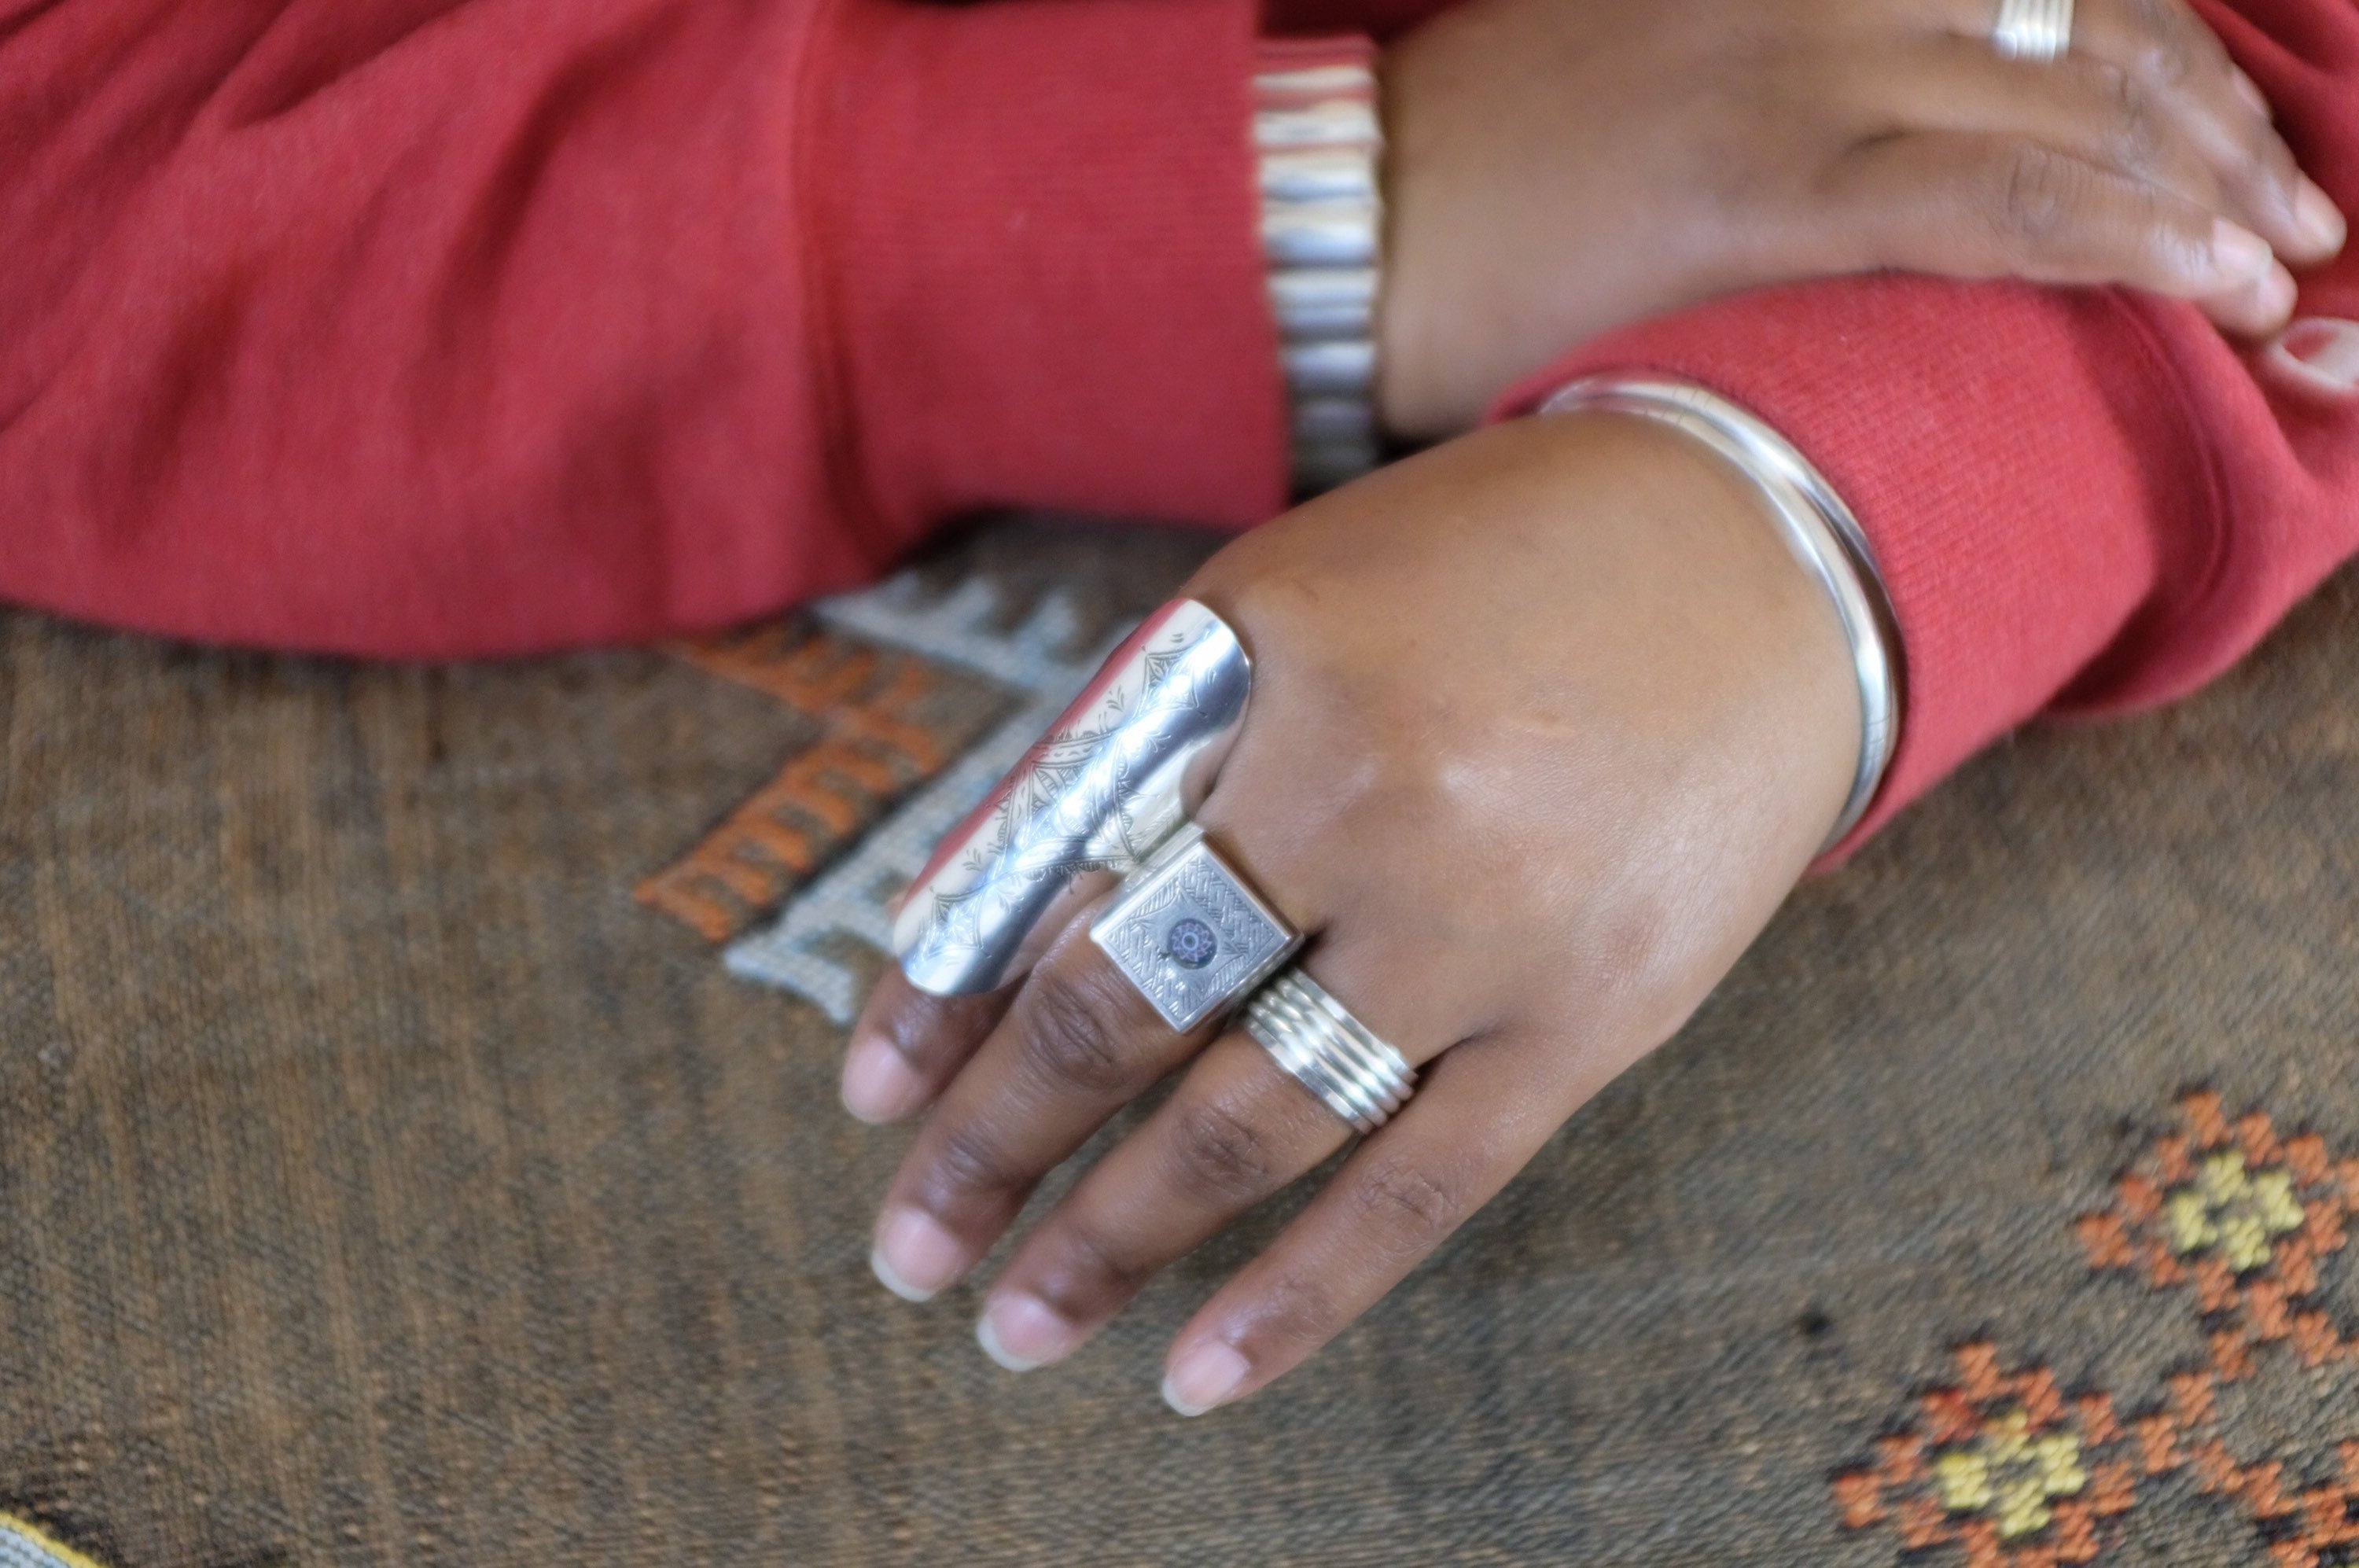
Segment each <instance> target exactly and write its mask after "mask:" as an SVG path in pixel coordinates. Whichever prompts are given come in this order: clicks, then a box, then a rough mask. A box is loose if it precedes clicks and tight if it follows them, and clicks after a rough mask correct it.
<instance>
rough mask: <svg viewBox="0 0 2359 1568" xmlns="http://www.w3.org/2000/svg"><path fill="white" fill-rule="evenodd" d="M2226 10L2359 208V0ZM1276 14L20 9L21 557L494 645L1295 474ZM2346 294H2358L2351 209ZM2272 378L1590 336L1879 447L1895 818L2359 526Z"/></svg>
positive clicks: (1830, 301)
mask: <svg viewBox="0 0 2359 1568" xmlns="http://www.w3.org/2000/svg"><path fill="white" fill-rule="evenodd" d="M1300 3H1301V4H1302V5H1304V6H1305V7H1306V9H1315V10H1317V11H1318V12H1320V13H1321V15H1322V17H1323V19H1325V20H1331V21H1332V20H1336V19H1339V18H1340V17H1343V16H1354V15H1356V16H1361V17H1365V18H1371V19H1372V20H1373V19H1374V18H1375V17H1378V16H1384V17H1385V18H1386V19H1388V20H1397V19H1399V18H1400V17H1402V16H1407V15H1408V14H1411V13H1413V12H1414V11H1415V10H1417V9H1419V6H1420V5H1423V4H1426V3H1428V0H1358V3H1356V4H1355V3H1354V0H1300ZM2203 9H2204V10H2205V13H2206V16H2207V18H2208V19H2210V20H2212V22H2213V23H2214V24H2215V26H2217V27H2219V28H2220V30H2221V31H2222V33H2223V36H2224V37H2225V38H2226V39H2227V40H2228V43H2229V45H2230V47H2231V48H2232V49H2233V50H2234V52H2235V54H2236V55H2237V57H2238V58H2239V60H2241V61H2242V62H2243V63H2244V65H2245V68H2246V69H2247V70H2248V71H2250V72H2251V73H2252V74H2253V76H2254V77H2255V78H2256V79H2257V80H2258V81H2259V82H2260V83H2261V85H2262V86H2263V88H2264V89H2265V90H2267V93H2268V94H2269V96H2270V97H2271V99H2272V100H2273V101H2274V102H2275V103H2277V105H2278V107H2279V110H2280V114H2281V120H2282V123H2283V125H2284V126H2285V129H2286V131H2287V133H2288V136H2289V138H2290V139H2291V140H2292V141H2293V143H2294V146H2295V148H2296V150H2297V152H2299V154H2300V155H2301V156H2302V158H2303V160H2304V162H2305V163H2306V164H2307V166H2308V167H2309V168H2310V170H2311V171H2312V173H2313V174H2315V175H2316V176H2317V177H2319V178H2320V179H2321V180H2322V181H2323V182H2324V183H2325V184H2326V185H2327V187H2328V189H2329V190H2330V191H2332V192H2333V193H2334V195H2335V196H2336V197H2337V198H2338V200H2339V201H2341V202H2342V203H2343V206H2344V207H2345V208H2346V209H2351V210H2359V5H2354V0H2240V3H2239V4H2238V5H2236V6H2235V7H2234V9H2233V10H2232V9H2230V8H2229V7H2227V6H2225V5H2221V4H2218V3H2216V0H2209V3H2204V4H2203ZM1255 22H1256V17H1255V6H1254V0H995V3H992V4H988V5H967V6H960V7H948V6H933V5H919V4H914V3H912V0H734V3H732V0H567V3H566V4H562V5H551V4H549V3H548V0H212V3H209V4H204V5H187V4H183V3H181V0H0V257H5V266H0V596H5V597H6V598H8V599H12V600H16V601H18V602H21V603H25V604H36V605H39V606H42V607H45V608H48V609H51V610H55V611H60V612H62V613H65V614H68V615H79V616H85V617H89V618H92V619H95V620H102V621H107V622H112V623H115V624H118V625H122V626H134V627H140V628H145V629H148V630H153V631H158V632H165V633H170V634H174V635H178V636H183V637H201V638H207V639H214V640H224V641H234V642H242V643H250V644H266V645H274V646H282V647H290V648H313V649H331V650H338V651H345V652H354V653H364V654H371V655H388V656H398V657H413V656H445V655H473V654H493V653H508V652H517V651H523V650H527V649H535V648H553V647H560V646H564V645H570V644H581V643H592V642H605V641H615V640H631V639H639V638H647V637H657V636H660V635H664V634H669V633H674V632H678V631H681V630H685V629H690V628H696V627H705V626H718V625H721V624H723V623H726V622H731V621H736V620H741V619H744V618H746V617H750V616H755V615H762V614H765V613H767V612H770V611H775V610H777V609H778V608H780V607H781V606H784V605H786V604H791V603H793V602H795V601H797V600H799V599H801V598H804V597H807V596H809V595H810V594H813V593H821V592H824V591H826V590H829V589H832V588H838V587H842V586H844V585H846V584H848V583H854V582H857V581H860V580H861V579H863V578H865V577H867V576H869V575H871V574H873V573H875V572H877V571H878V570H879V569H881V568H882V567H884V566H885V565H886V563H888V562H889V561H892V560H893V559H894V558H895V557H896V556H897V555H898V554H900V553H901V552H902V551H904V550H906V549H907V548H908V546H909V545H910V543H911V542H912V541H913V540H915V539H918V538H919V536H921V535H922V534H924V533H925V532H926V530H927V529H928V528H929V527H931V526H933V525H934V524H935V523H937V522H938V521H940V520H941V519H942V518H944V517H948V516H951V515H952V514H954V513H956V512H958V511H960V510H962V509H966V508H970V507H973V506H979V505H985V504H992V503H1027V504H1034V505H1039V506H1059V507H1071V508H1076V509H1084V510H1091V511H1099V512H1112V513H1125V514H1132V515H1141V516H1157V517H1177V518H1190V519H1195V520H1200V521H1205V522H1212V523H1218V524H1223V525H1227V526H1230V527H1243V526H1245V525H1249V524H1251V523H1254V522H1256V521H1258V520H1260V519H1262V518H1264V517H1268V516H1269V515H1271V513H1273V512H1274V511H1275V510H1276V509H1277V507H1278V506H1279V503H1280V499H1281V489H1282V485H1283V475H1284V473H1285V467H1286V464H1285V460H1284V452H1283V450H1282V446H1283V431H1284V419H1283V418H1282V412H1281V408H1280V390H1279V386H1278V380H1277V344H1276V341H1275V335H1274V332H1273V329H1272V326H1271V323H1270V321H1269V319H1268V314H1267V310H1266V305H1265V303H1264V299H1263V292H1262V263H1261V257H1260V255H1259V251H1258V241H1257V236H1256V222H1255V219H1256V214H1255V211H1254V194H1253V180H1252V170H1251V154H1250V150H1249V147H1248V145H1247V126H1248V115H1249V112H1250V108H1249V94H1248V89H1249V79H1250V75H1251V72H1252V70H1253V66H1254V41H1255V40H1254V31H1255ZM2301 310H2302V311H2303V313H2304V314H2306V315H2310V316H2319V315H2326V316H2346V317H2359V247H2354V253H2353V254H2352V255H2351V256H2346V258H2345V260H2344V261H2343V263H2341V264H2339V265H2338V266H2337V267H2334V268H2333V269H2332V270H2331V271H2329V272H2326V273H2323V274H2321V275H2319V276H2316V277H2313V278H2308V279H2306V280H2305V281H2304V287H2303V293H2302V302H2301ZM2258 363H2259V362H2258V361H2257V359H2256V358H2255V357H2254V356H2248V355H2242V354H2238V353H2237V352H2236V351H2235V350H2234V349H2232V348H2231V347H2230V346H2229V345H2228V344H2226V343H2223V341H2222V339H2221V338H2220V337H2219V335H2218V334H2217V333H2216V332H2213V331H2212V329H2211V328H2210V327H2209V326H2208V325H2206V324H2205V323H2204V322H2203V321H2202V320H2201V318H2200V317H2199V316H2197V315H2196V314H2195V313H2194V311H2192V310H2190V309H2189V308H2187V307H2185V306H2182V305H2176V304H2170V303H2166V302H2162V301H2158V300H2154V299H2144V298H2136V297H2131V296H2128V295H2125V294H2122V293H2118V292H2113V291H2094V292H2079V293H2061V292H2052V291H2044V290H2038V289H2027V288H2017V287H2006V286H1997V287H1991V286H1984V287H1962V286H1957V285H1951V284H1945V283H1940V282H1935V281H1929V280H1922V279H1913V278H1893V279H1879V280H1860V281H1848V282H1831V283H1823V284H1816V285H1811V286H1808V287H1802V288H1796V289H1782V290H1777V291H1772V292H1767V293H1762V294H1756V295H1753V296H1748V297H1745V298H1743V299H1734V300H1729V301H1725V302H1723V303H1720V304H1717V305H1713V306H1709V307H1706V308H1703V309H1701V310H1692V311H1689V312H1686V313H1684V314H1681V315H1680V316H1676V317H1673V318H1670V319H1668V320H1665V321H1658V322H1656V323H1653V324H1650V325H1647V326H1644V327H1640V328H1637V329H1635V330H1633V331H1629V332H1623V333H1620V334H1617V335H1616V336H1614V337H1613V338H1611V339H1609V340H1607V341H1606V342H1603V343H1598V344H1594V345H1592V346H1590V347H1587V348H1584V349H1582V351H1580V352H1579V353H1577V354H1573V355H1571V357H1570V358H1569V359H1568V360H1567V362H1566V363H1565V364H1564V365H1561V366H1560V367H1559V368H1558V369H1557V370H1555V371H1554V372H1552V373H1551V374H1550V375H1549V376H1548V377H1546V378H1545V380H1546V383H1547V384H1549V385H1553V384H1555V383H1556V382H1558V381H1560V380H1562V379H1564V378H1565V377H1566V376H1571V375H1572V374H1576V373H1578V372H1580V371H1582V370H1585V369H1592V368H1597V367H1602V366H1608V365H1611V366H1627V367H1644V368H1653V369H1660V370H1668V371H1674V372H1679V373H1682V374H1685V375H1687V376H1691V377H1694V378H1696V379H1698V380H1701V381H1703V382H1706V383H1708V384H1711V385H1712V386H1714V387H1719V388H1721V389H1722V390H1723V391H1725V392H1727V393H1728V394H1730V395H1732V396H1733V397H1736V398H1737V399H1738V400H1740V401H1741V402H1743V403H1745V404H1746V405H1747V406H1749V407H1751V408H1754V409H1755V410H1756V411H1757V412H1759V413H1760V414H1761V415H1763V416H1764V417H1765V418H1767V419H1769V420H1770V421H1771V422H1772V423H1773V424H1775V425H1777V427H1778V428H1779V429H1781V430H1784V431H1785V432H1786V433H1787V434H1788V436H1789V437H1790V438H1791V439H1792V440H1793V441H1795V442H1796V443H1797V444H1798V445H1799V446H1800V447H1801V448H1802V450H1803V451H1804V452H1807V453H1808V454H1809V455H1810V457H1812V458H1813V459H1814V460H1815V461H1816V462H1817V463H1819V465H1820V466H1821V468H1823V469H1824V470H1825V471H1826V472H1827V474H1829V475H1830V476H1831V477H1832V479H1833V480H1834V481H1835V483H1836V484H1837V485H1838V486H1839V487H1840V488H1841V489H1842V490H1843V494H1844V495H1846V497H1847V498H1848V499H1849V500H1850V501H1851V503H1852V505H1853V506H1854V509H1855V510H1857V512H1858V513H1859V514H1860V517H1861V518H1862V520H1863V522H1864V525H1865V526H1866V528H1867V529H1868V531H1869V533H1870V535H1871V536H1872V537H1873V539H1874V541H1875V547H1876V549H1877V551H1878V553H1879V556H1880V557H1881V560H1882V562H1883V565H1884V568H1885V571H1886V575H1887V578H1888V581H1889V585H1890V588H1891V591H1892V594H1893V598H1894V601H1895V604H1896V607H1897V613H1898V615H1899V618H1900V622H1901V628H1902V632H1903V637H1904V640H1905V644H1906V652H1907V659H1908V681H1909V687H1908V711H1907V714H1906V724H1905V727H1904V730H1903V739H1902V746H1901V751H1900V755H1899V757H1898V759H1897V762H1896V765H1895V772H1894V774H1893V776H1892V779H1891V781H1890V784H1889V785H1888V787H1887V789H1886V792H1885V798H1884V801H1883V803H1882V806H1881V811H1889V810H1890V809H1891V808H1892V807H1893V806H1895V805H1897V804H1898V803H1899V802H1900V801H1902V800H1906V799H1907V798H1908V797H1909V796H1910V795H1912V794H1914V793H1916V792H1918V791H1919V790H1921V789H1923V788H1924V787H1925V786H1926V785H1927V784H1928V783H1929V782H1930V781H1931V780H1932V779H1936V778H1938V777H1939V776H1940V774H1941V773H1942V772H1944V771H1946V770H1947V769H1948V768H1950V767H1951V766H1952V765H1953V764H1955V763H1956V762H1957V761H1958V760H1959V759H1960V758H1961V757H1964V756H1965V755H1966V754H1968V753H1969V752H1970V751H1972V750H1973V748H1974V747H1976V746H1980V745H1981V744H1983V743H1984V741H1986V740H1988V739H1989V738H1991V737H1992V736H1994V735H1997V734H1999V733H2000V732H2002V731H2004V730H2006V728H2008V727H2010V726H2012V725H2014V724H2017V723H2018V722H2019V721H2021V720H2022V719H2024V718H2026V717H2027V716H2028V715H2030V714H2032V713H2036V712H2038V711H2039V710H2041V709H2043V708H2047V707H2052V706H2059V705H2069V706H2071V707H2075V708H2082V709H2095V708H2107V707H2113V706H2117V705H2121V704H2125V703H2133V702H2148V701H2152V700H2156V699H2158V698H2162V697H2166V696H2169V695H2171V694H2173V693H2176V692H2179V691H2184V690H2186V689H2188V688H2189V687H2190V686H2192V685H2194V684H2196V683H2198V682H2200V681H2202V680H2203V679H2205V678H2206V677H2208V676H2210V675H2211V674H2212V673H2213V672H2215V671H2217V670H2220V669H2221V668H2222V667H2223V666H2224V665H2225V664H2227V663H2228V662H2229V661H2230V660H2231V659H2234V658H2235V657H2236V656H2237V655H2238V654H2240V653H2241V652H2242V651H2243V650H2244V649H2245V648H2247V647H2248V646H2249V645H2250V644H2251V643H2252V642H2253V641H2254V640H2255V639H2256V638H2257V637H2259V636H2260V635H2261V634H2262V632H2263V631H2265V630H2266V629H2267V626H2269V625H2270V624H2271V623H2272V622H2273V621H2274V620H2275V619H2276V618H2277V616H2278V615H2280V614H2281V613H2282V612H2283V611H2284V609H2285V608H2286V607H2287V605H2288V604H2290V603H2291V602H2292V601H2293V600H2294V599H2295V598H2297V597H2299V595H2300V594H2301V593H2305V592H2306V591H2307V590H2308V589H2309V588H2310V586H2311V585H2312V584H2314V583H2316V582H2317V580H2318V579H2319V578H2320V577H2321V575H2323V574H2324V573H2325V572H2327V571H2328V570H2329V569H2330V568H2332V566H2333V565H2334V564H2335V563H2336V562H2337V561H2341V560H2342V559H2343V557H2344V556H2345V555H2346V554H2348V553H2350V552H2351V551H2352V550H2354V547H2359V403H2354V402H2352V401H2349V400H2341V401H2337V400H2332V399H2321V398H2318V397H2315V396H2312V397H2303V396H2301V395H2300V394H2299V393H2298V392H2296V391H2294V390H2291V389H2290V387H2289V384H2288V383H2286V382H2285V381H2284V380H2283V378H2277V377H2272V376H2270V375H2268V374H2267V372H2266V371H2265V370H2256V364H2258ZM1510 406H1511V407H1512V406H1514V405H1512V404H1511V405H1510Z"/></svg>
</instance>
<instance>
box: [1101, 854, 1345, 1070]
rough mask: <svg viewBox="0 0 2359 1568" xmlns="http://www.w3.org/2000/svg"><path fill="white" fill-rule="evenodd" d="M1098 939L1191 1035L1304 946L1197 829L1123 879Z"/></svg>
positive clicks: (1167, 1019)
mask: <svg viewBox="0 0 2359 1568" xmlns="http://www.w3.org/2000/svg"><path fill="white" fill-rule="evenodd" d="M1090 940H1091V941H1092V942H1096V943H1097V944H1098V946H1099V947H1101V948H1103V950H1104V951H1105V954H1106V956H1107V957H1108V958H1111V959H1113V960H1114V967H1115V968H1117V969H1119V970H1121V971H1122V973H1123V975H1124V977H1125V979H1127V980H1128V981H1129V982H1130V983H1131V984H1132V985H1136V986H1137V987H1138V991H1139V995H1141V996H1145V997H1146V998H1147V1000H1148V1001H1149V1002H1151V1003H1153V1004H1154V1005H1155V1010H1156V1011H1157V1012H1158V1013H1159V1014H1160V1015H1162V1018H1163V1021H1164V1022H1165V1023H1167V1024H1169V1025H1170V1026H1171V1027H1172V1029H1175V1030H1177V1031H1179V1032H1180V1033H1181V1034H1186V1033H1187V1032H1188V1031H1189V1030H1190V1029H1194V1028H1195V1027H1196V1026H1197V1025H1198V1024H1200V1023H1202V1022H1203V1021H1204V1020H1205V1019H1207V1018H1212V1017H1215V1016H1216V1015H1219V1014H1222V1013H1225V1012H1227V1011H1228V1010H1229V1009H1230V1008H1232V1007H1235V1006H1236V1004H1237V1003H1238V1002H1240V1001H1242V1000H1244V999H1245V996H1247V995H1248V994H1249V993H1250V992H1251V991H1252V990H1253V988H1254V987H1255V986H1256V985H1260V984H1261V983H1262V981H1263V980H1265V979H1266V978H1267V977H1268V976H1269V974H1270V972H1271V971H1272V970H1274V969H1276V968H1277V966H1278V965H1279V964H1283V963H1285V962H1286V961H1287V959H1288V958H1289V957H1290V956H1292V954H1293V953H1294V950H1295V949H1296V948H1298V947H1299V946H1301V945H1302V936H1301V933H1300V932H1299V931H1296V930H1295V929H1294V928H1293V927H1292V926H1290V925H1288V924H1287V922H1286V917H1285V916H1283V915H1281V914H1279V913H1278V912H1277V910H1276V909H1271V908H1270V907H1269V905H1268V904H1267V903H1266V902H1264V901H1263V899H1262V897H1261V895H1260V894H1258V893H1256V892H1255V891H1254V889H1253V885H1252V884H1251V883H1249V882H1247V881H1246V880H1245V877H1242V876H1241V875H1239V874H1238V872H1237V871H1236V869H1235V868H1234V866H1230V865H1229V863H1228V862H1227V861H1225V860H1223V859H1222V858H1221V855H1220V853H1219V852H1218V851H1216V850H1215V849H1213V847H1212V845H1211V844H1207V843H1205V842H1204V835H1203V832H1202V830H1201V829H1200V828H1198V827H1197V826H1196V825H1195V824H1194V823H1192V822H1191V823H1190V824H1188V825H1187V826H1185V827H1183V828H1181V829H1180V832H1179V833H1176V834H1175V835H1173V837H1172V838H1171V840H1170V842H1169V843H1168V844H1165V845H1164V846H1163V847H1162V848H1160V849H1158V850H1157V851H1156V852H1155V855H1153V857H1152V858H1150V859H1149V860H1148V861H1147V864H1146V865H1144V866H1140V867H1139V868H1138V869H1137V870H1136V871H1134V872H1132V873H1131V874H1130V875H1129V876H1128V877H1125V878H1124V879H1123V884H1122V896H1121V897H1120V898H1116V899H1115V900H1114V902H1113V903H1111V904H1109V905H1107V906H1106V909H1105V911H1104V912H1103V914H1101V915H1099V916H1098V918H1097V919H1096V920H1093V921H1092V922H1091V924H1090Z"/></svg>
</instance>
